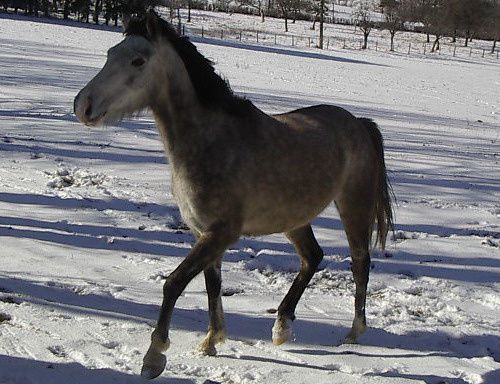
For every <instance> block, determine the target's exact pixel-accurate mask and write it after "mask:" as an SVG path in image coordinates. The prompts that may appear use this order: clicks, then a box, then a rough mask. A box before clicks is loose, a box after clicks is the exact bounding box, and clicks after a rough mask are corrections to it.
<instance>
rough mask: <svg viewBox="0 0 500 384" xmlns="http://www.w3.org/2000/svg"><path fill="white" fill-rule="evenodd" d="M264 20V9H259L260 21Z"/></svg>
mask: <svg viewBox="0 0 500 384" xmlns="http://www.w3.org/2000/svg"><path fill="white" fill-rule="evenodd" d="M264 21H266V14H265V13H264V9H261V10H260V22H261V23H263V22H264Z"/></svg>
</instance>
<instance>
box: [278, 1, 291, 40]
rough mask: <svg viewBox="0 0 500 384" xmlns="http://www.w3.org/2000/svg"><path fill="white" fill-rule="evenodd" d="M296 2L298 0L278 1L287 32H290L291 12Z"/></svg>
mask: <svg viewBox="0 0 500 384" xmlns="http://www.w3.org/2000/svg"><path fill="white" fill-rule="evenodd" d="M295 1H296V0H276V2H277V3H278V7H279V8H280V10H281V14H282V15H283V17H284V19H285V32H288V18H289V15H290V12H291V11H292V10H293V7H294V5H295V4H294V3H295Z"/></svg>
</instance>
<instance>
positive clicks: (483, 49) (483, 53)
mask: <svg viewBox="0 0 500 384" xmlns="http://www.w3.org/2000/svg"><path fill="white" fill-rule="evenodd" d="M483 57H484V49H483Z"/></svg>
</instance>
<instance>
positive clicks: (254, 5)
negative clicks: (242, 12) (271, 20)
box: [237, 0, 266, 23]
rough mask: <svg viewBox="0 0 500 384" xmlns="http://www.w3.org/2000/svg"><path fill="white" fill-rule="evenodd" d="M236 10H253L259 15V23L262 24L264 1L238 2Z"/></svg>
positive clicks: (264, 13)
mask: <svg viewBox="0 0 500 384" xmlns="http://www.w3.org/2000/svg"><path fill="white" fill-rule="evenodd" d="M237 4H238V8H250V9H255V10H256V11H257V12H258V14H259V15H260V18H261V19H260V21H261V22H262V23H263V22H264V21H265V17H266V12H265V11H266V10H265V0H238V1H237Z"/></svg>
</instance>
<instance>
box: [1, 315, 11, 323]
mask: <svg viewBox="0 0 500 384" xmlns="http://www.w3.org/2000/svg"><path fill="white" fill-rule="evenodd" d="M11 320H12V316H11V315H9V314H7V313H3V312H0V324H2V323H5V322H7V321H11Z"/></svg>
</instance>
